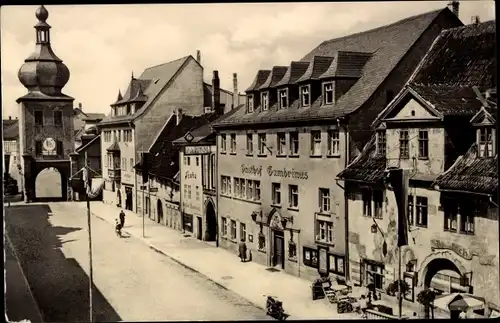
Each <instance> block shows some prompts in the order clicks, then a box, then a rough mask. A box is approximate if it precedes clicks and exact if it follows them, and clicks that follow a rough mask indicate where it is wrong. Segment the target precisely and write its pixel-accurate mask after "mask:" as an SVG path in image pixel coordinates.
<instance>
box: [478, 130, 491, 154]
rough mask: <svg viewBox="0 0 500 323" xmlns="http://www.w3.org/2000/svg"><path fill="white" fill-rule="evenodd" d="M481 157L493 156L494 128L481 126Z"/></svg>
mask: <svg viewBox="0 0 500 323" xmlns="http://www.w3.org/2000/svg"><path fill="white" fill-rule="evenodd" d="M478 148H479V157H493V155H494V151H493V129H492V128H486V127H485V128H481V129H479V143H478Z"/></svg>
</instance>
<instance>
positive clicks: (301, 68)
mask: <svg viewBox="0 0 500 323" xmlns="http://www.w3.org/2000/svg"><path fill="white" fill-rule="evenodd" d="M308 67H309V62H292V63H290V66H289V67H288V69H287V70H286V73H285V75H284V76H283V78H282V79H281V80H280V81H279V82H278V83H276V85H275V86H276V87H278V86H284V85H289V84H296V83H297V80H298V79H299V78H300V77H301V76H302V75H304V73H305V72H306V71H307V68H308Z"/></svg>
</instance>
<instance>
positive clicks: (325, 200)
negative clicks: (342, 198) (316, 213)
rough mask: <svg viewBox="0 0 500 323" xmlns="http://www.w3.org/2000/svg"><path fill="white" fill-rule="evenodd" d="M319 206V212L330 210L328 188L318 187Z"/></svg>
mask: <svg viewBox="0 0 500 323" xmlns="http://www.w3.org/2000/svg"><path fill="white" fill-rule="evenodd" d="M319 207H320V210H321V212H330V189H329V188H320V189H319Z"/></svg>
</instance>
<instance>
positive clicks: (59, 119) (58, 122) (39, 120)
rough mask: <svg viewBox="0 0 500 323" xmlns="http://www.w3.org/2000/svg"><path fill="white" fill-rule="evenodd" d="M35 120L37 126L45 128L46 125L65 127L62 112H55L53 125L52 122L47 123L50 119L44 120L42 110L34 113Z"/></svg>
mask: <svg viewBox="0 0 500 323" xmlns="http://www.w3.org/2000/svg"><path fill="white" fill-rule="evenodd" d="M34 119H35V125H36V126H42V127H43V126H45V125H53V126H56V127H62V125H63V113H62V111H60V110H54V111H53V114H52V124H50V122H47V121H48V120H50V119H49V118H44V117H43V111H42V110H35V111H34Z"/></svg>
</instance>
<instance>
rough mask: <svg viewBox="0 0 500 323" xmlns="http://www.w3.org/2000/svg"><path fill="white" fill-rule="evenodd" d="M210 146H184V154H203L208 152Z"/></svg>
mask: <svg viewBox="0 0 500 323" xmlns="http://www.w3.org/2000/svg"><path fill="white" fill-rule="evenodd" d="M211 151H212V147H210V146H186V147H185V150H184V155H203V154H210V152H211Z"/></svg>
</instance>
